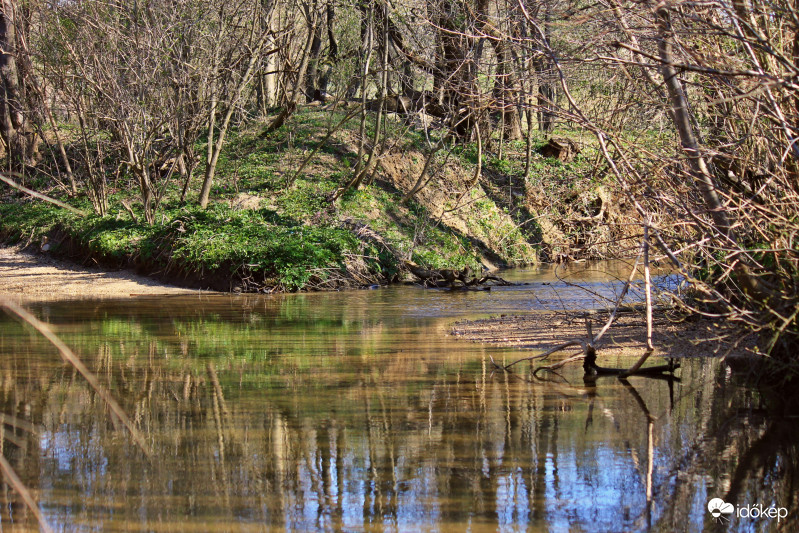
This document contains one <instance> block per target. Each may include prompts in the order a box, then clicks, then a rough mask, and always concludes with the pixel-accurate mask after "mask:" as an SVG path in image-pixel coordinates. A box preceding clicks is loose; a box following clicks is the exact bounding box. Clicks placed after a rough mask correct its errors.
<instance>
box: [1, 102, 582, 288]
mask: <svg viewBox="0 0 799 533" xmlns="http://www.w3.org/2000/svg"><path fill="white" fill-rule="evenodd" d="M344 113H345V111H335V112H330V111H324V110H322V109H320V108H301V109H300V110H298V111H297V113H296V114H295V115H294V116H292V118H291V119H290V121H289V122H288V123H287V124H285V125H284V126H283V127H281V128H279V129H278V130H276V131H274V132H271V133H270V134H268V135H265V136H264V135H261V131H262V130H263V125H260V126H259V125H250V126H248V127H246V128H245V129H240V130H233V131H231V132H230V134H229V137H228V142H227V144H226V148H225V150H224V152H223V153H222V154H221V157H220V159H219V166H218V168H217V173H216V176H217V178H216V180H215V183H214V187H213V188H212V192H211V199H212V200H211V205H210V206H209V208H208V209H207V210H201V209H199V208H198V207H196V206H195V205H194V204H193V200H194V199H195V198H196V196H197V190H196V189H197V188H199V184H200V182H201V177H202V173H203V164H200V166H199V167H198V168H197V169H196V171H195V177H194V178H193V180H192V188H191V189H190V190H189V193H188V195H187V200H188V201H189V203H188V205H180V204H179V202H178V198H179V195H180V191H181V188H182V183H181V182H180V180H179V179H174V180H172V181H171V182H170V183H167V184H163V187H164V190H165V191H166V192H165V196H164V198H163V200H162V202H161V204H160V206H159V208H158V211H157V212H156V214H155V222H154V224H153V225H146V224H144V223H143V222H142V221H143V218H144V217H143V216H142V212H141V211H142V210H141V206H140V200H139V199H138V197H137V196H136V186H135V180H134V179H133V178H132V177H131V176H130V175H127V174H126V173H125V172H124V167H123V172H122V174H121V175H119V176H118V177H116V176H112V175H109V176H108V182H109V189H110V191H111V193H112V195H111V197H110V199H109V210H108V215H107V216H105V217H99V216H96V215H92V216H87V217H84V218H80V217H76V216H75V215H72V214H70V213H68V212H66V211H64V210H62V209H60V208H58V207H55V206H52V205H50V204H46V203H42V202H34V201H30V200H27V199H23V198H21V197H19V196H15V197H13V198H11V197H9V200H7V201H6V202H5V203H3V204H0V217H2V218H0V240H3V241H6V242H22V243H26V244H27V243H40V242H42V239H43V238H44V237H45V236H49V237H51V246H52V247H54V248H55V247H56V244H57V243H58V242H59V241H63V243H66V244H69V245H70V251H71V252H72V253H73V254H75V255H82V257H81V259H86V257H87V256H91V257H93V258H95V259H96V260H98V261H101V262H105V263H106V264H108V265H111V266H125V265H131V264H135V265H137V266H139V267H142V266H143V267H144V268H145V269H146V270H150V271H161V272H164V271H166V272H172V273H179V274H181V275H186V276H188V277H192V276H201V277H202V276H218V277H220V276H221V277H226V276H227V277H230V278H231V279H235V278H237V277H238V278H240V279H243V278H247V277H250V278H252V277H255V278H257V280H258V284H260V286H272V287H277V288H281V289H285V290H300V289H303V288H305V287H308V286H309V285H313V284H314V283H315V282H318V281H324V278H325V277H326V276H328V275H329V274H330V273H332V272H335V271H338V272H339V273H340V272H343V270H342V269H343V268H344V267H345V265H348V264H349V263H348V261H350V260H351V259H352V258H353V257H356V258H360V259H359V261H360V262H361V263H362V264H365V265H366V268H367V269H368V270H369V272H370V273H371V274H372V275H374V276H375V279H377V278H379V277H382V279H392V278H393V277H394V275H395V274H396V273H397V272H398V271H399V269H400V265H401V260H403V259H410V260H412V261H415V262H416V263H419V264H421V265H424V266H428V267H432V268H462V267H464V266H470V267H472V268H477V267H479V265H480V263H481V262H483V258H484V257H485V256H486V254H489V255H490V256H491V257H492V258H493V259H492V261H494V262H496V261H497V259H498V260H499V261H504V262H505V263H506V264H525V263H531V262H535V261H536V250H535V248H534V247H533V246H532V245H531V242H535V239H534V237H533V236H532V234H531V233H530V232H529V231H528V229H524V230H520V229H519V228H518V226H517V224H519V223H520V222H521V221H523V220H529V219H530V218H531V217H530V216H529V214H527V213H521V214H519V213H517V206H516V205H515V204H514V205H505V204H503V200H502V198H507V197H508V194H507V187H506V184H507V183H509V179H510V181H511V182H512V183H513V185H514V187H516V188H517V189H518V188H519V187H523V185H524V182H523V181H522V180H521V177H522V176H523V173H524V157H523V156H524V150H525V143H524V141H514V142H507V143H506V144H505V146H504V147H505V150H504V153H503V158H501V159H500V158H498V157H496V154H493V153H490V152H485V151H484V153H483V165H484V169H486V170H487V172H484V181H485V179H489V180H493V179H496V180H497V182H496V184H495V185H491V184H488V183H484V184H483V185H480V186H478V187H477V188H476V189H474V190H472V192H471V194H470V195H469V196H468V197H466V199H465V200H464V201H463V202H461V204H460V205H461V206H463V209H462V211H461V212H460V213H461V216H462V218H463V223H462V224H455V225H453V227H448V226H447V225H446V224H444V223H442V221H441V219H440V218H439V216H434V213H440V211H439V209H438V208H439V207H440V206H434V205H426V204H424V202H425V201H427V202H429V201H430V199H429V198H428V199H425V195H423V194H422V195H419V196H418V197H417V198H416V199H412V200H410V201H408V202H406V203H405V204H402V203H401V202H400V199H401V192H400V191H398V190H396V189H395V188H394V184H393V182H392V181H391V178H388V177H386V176H385V175H383V172H384V171H383V170H381V171H380V172H378V175H377V180H376V181H375V182H374V183H372V184H370V185H368V186H365V187H363V188H362V189H360V190H356V191H349V192H347V193H346V194H345V195H344V196H343V197H342V198H341V199H339V201H338V202H336V204H331V202H330V198H331V196H332V193H333V192H334V191H336V189H338V188H339V187H341V186H342V185H343V184H345V183H347V182H348V181H349V180H350V179H351V178H352V173H353V170H354V167H355V162H356V152H357V130H358V124H359V117H358V116H357V115H356V116H354V117H353V118H351V119H350V121H349V122H348V123H347V125H346V126H345V127H344V128H342V130H340V131H338V132H336V133H335V134H333V135H332V136H331V138H330V139H329V140H328V142H327V143H326V144H325V145H320V143H321V141H322V139H324V137H325V135H326V134H327V132H328V127H329V126H330V125H331V124H336V123H338V122H339V121H340V120H341V119H342V118H343V117H344V116H345V115H344ZM373 124H374V116H373V115H370V116H368V117H367V126H368V128H367V129H370V128H372V127H373ZM386 125H387V127H388V129H389V131H391V134H392V136H393V137H392V143H393V148H392V150H393V152H392V153H393V154H397V153H401V154H403V156H404V157H406V158H407V168H405V167H403V165H402V164H399V165H397V164H395V165H394V168H395V172H397V171H399V172H403V171H405V172H409V174H407V175H406V176H405V177H406V179H412V180H415V178H416V176H414V175H413V173H414V172H417V171H418V169H419V168H421V165H422V163H423V161H424V158H425V150H423V149H420V147H423V146H424V145H426V141H425V140H424V138H425V137H424V134H423V132H422V131H421V130H420V131H415V130H407V128H406V126H405V125H404V123H403V121H402V120H401V119H398V118H397V117H395V116H393V115H391V116H389V117H387V118H386ZM206 142H207V140H206V139H200V141H199V142H198V144H197V146H196V147H195V148H196V151H197V153H198V154H204V152H205V149H206V147H205V143H206ZM536 143H537V145H536V147H538V145H540V144H541V143H542V141H541V140H540V139H537V140H536ZM316 149H318V151H317V152H316V157H315V158H313V159H312V160H311V162H310V164H308V165H307V166H306V167H305V168H304V170H303V172H302V173H301V174H299V175H297V173H296V170H297V168H298V167H299V164H300V163H301V162H302V161H303V160H304V159H305V158H306V157H307V155H308V154H310V153H311V152H312V151H313V150H316ZM453 155H454V157H452V156H449V157H447V156H446V153H445V152H444V151H441V152H439V154H438V155H437V157H438V159H437V161H438V163H440V164H443V163H446V165H447V171H446V172H445V173H442V175H441V176H439V177H437V178H436V179H435V180H433V181H432V182H431V185H429V187H431V188H436V190H437V196H436V197H437V198H438V199H442V198H443V200H440V201H442V202H444V204H445V207H447V208H451V207H452V206H453V205H454V202H455V198H457V197H458V196H459V195H460V193H459V192H458V191H459V188H460V187H462V186H463V185H462V183H464V182H465V181H464V180H465V179H468V178H469V177H470V176H471V175H472V173H473V172H474V165H475V164H476V162H477V159H476V158H477V149H476V146H475V145H474V144H473V143H471V144H470V143H467V144H464V145H460V146H456V147H455V148H454V150H453ZM590 161H591V158H590V157H589V156H588V155H585V154H583V155H581V156H578V158H577V159H575V161H573V162H571V163H568V164H561V163H559V162H555V161H550V160H545V159H543V158H542V157H540V156H539V155H537V154H536V155H535V156H534V159H533V162H532V165H533V167H532V168H533V172H532V175H531V178H530V181H536V180H538V181H540V182H542V183H544V182H549V183H568V182H569V181H570V180H571V179H572V177H573V176H576V175H579V174H584V173H585V172H586V169H587V168H588V166H589V165H590ZM109 168H116V166H115V165H110V166H109ZM397 169H398V170H397ZM489 171H490V172H489ZM452 178H454V181H453V184H449V183H448V182H447V181H446V180H447V179H452ZM30 183H35V184H36V185H37V188H40V190H43V191H44V192H48V191H47V187H46V184H47V183H48V179H47V178H45V177H41V176H40V177H38V178H35V179H34V180H32V181H31V182H30ZM161 186H162V184H161V183H159V187H161ZM503 191H504V192H503ZM241 193H246V194H247V195H248V196H255V197H257V198H258V199H259V207H258V208H255V209H248V210H239V209H234V208H233V207H231V205H232V202H231V199H233V198H234V197H236V196H237V195H240V194H241ZM49 194H52V195H55V196H57V195H58V190H57V189H50V191H49ZM470 198H471V200H470ZM477 198H480V199H479V200H477V201H474V200H475V199H477ZM62 199H63V198H62ZM122 199H126V200H127V201H128V202H129V203H131V204H132V205H133V211H134V213H135V215H136V219H137V220H134V219H132V218H131V216H130V214H129V213H128V212H126V211H125V210H124V209H122V207H121V203H120V202H121V200H122ZM67 201H69V202H70V203H72V204H74V205H76V206H79V207H81V208H82V209H84V210H86V211H91V205H90V204H89V202H88V201H87V200H86V197H85V196H81V197H79V198H78V199H68V200H67ZM514 201H516V200H514ZM514 217H515V218H514ZM352 221H355V222H356V223H359V224H363V225H366V226H368V227H369V228H370V229H371V230H372V231H374V232H375V233H376V234H378V235H379V237H380V239H382V240H383V242H385V243H387V244H388V245H389V247H390V248H391V250H393V252H389V251H387V250H386V248H385V246H382V245H379V244H375V242H374V240H370V239H365V238H363V236H359V235H355V234H354V233H353V232H352V231H351V230H350V229H347V228H351V227H352ZM456 228H461V229H456ZM54 236H55V237H57V238H53V237H54ZM65 248H66V247H64V249H65ZM54 251H56V252H57V250H54ZM62 251H63V250H62Z"/></svg>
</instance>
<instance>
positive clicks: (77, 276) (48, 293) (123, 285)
mask: <svg viewBox="0 0 799 533" xmlns="http://www.w3.org/2000/svg"><path fill="white" fill-rule="evenodd" d="M196 293H197V291H196V290H190V289H183V288H180V287H174V286H172V285H165V284H163V283H160V282H158V281H156V280H154V279H150V278H146V277H143V276H139V275H136V274H134V273H133V272H129V271H117V272H109V271H105V270H101V269H99V268H91V267H89V268H86V267H82V266H78V265H75V264H74V263H67V262H64V261H59V260H57V259H54V258H52V257H50V256H48V255H46V254H33V253H28V252H23V251H21V250H20V249H19V248H14V247H11V248H6V247H0V295H3V296H11V297H12V298H14V299H16V300H19V301H31V300H38V301H41V300H64V299H73V298H126V297H130V296H139V295H159V294H163V295H176V294H196Z"/></svg>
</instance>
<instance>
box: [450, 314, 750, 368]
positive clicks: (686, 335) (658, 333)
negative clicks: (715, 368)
mask: <svg viewBox="0 0 799 533" xmlns="http://www.w3.org/2000/svg"><path fill="white" fill-rule="evenodd" d="M607 319H608V314H607V313H605V312H600V313H596V314H594V315H592V318H591V324H592V329H593V333H594V335H596V334H597V333H598V332H599V331H600V330H601V329H602V327H603V326H604V324H605V322H606V321H607ZM452 334H453V335H456V336H459V337H461V338H464V339H467V340H471V341H474V342H486V343H490V344H496V345H498V346H516V347H519V348H523V349H526V350H531V351H545V350H548V349H551V348H553V347H555V346H557V345H559V344H562V343H564V342H567V341H570V340H573V339H585V338H586V336H587V334H586V320H585V318H583V317H581V316H578V315H574V314H566V313H535V314H529V315H518V316H500V317H493V318H488V319H483V320H463V321H460V322H457V323H455V324H454V325H453V327H452ZM736 338H737V336H736V335H735V332H734V331H733V330H730V329H727V328H725V327H724V325H722V324H716V323H714V322H712V321H710V320H705V319H701V318H695V317H690V318H685V317H676V316H666V315H661V316H659V317H656V318H655V320H654V334H653V342H654V345H655V352H654V353H653V354H652V357H651V358H650V360H651V361H653V363H648V364H655V363H654V361H655V360H656V359H657V358H660V357H718V356H728V355H730V356H746V355H747V354H751V346H750V345H743V346H740V345H739V346H736V345H735V343H734V342H733V340H734V339H736ZM596 348H597V355H598V357H599V364H602V362H603V360H606V359H607V358H617V357H620V356H640V355H642V354H643V353H644V350H645V348H646V326H645V321H644V317H643V315H642V314H641V313H637V312H625V313H622V314H621V315H620V316H619V317H618V319H617V320H616V321H615V322H614V324H613V326H611V328H610V330H609V331H608V332H607V333H606V334H605V336H604V337H603V338H602V339H601V341H600V342H599V343H598V344H597V345H596ZM578 351H581V349H580V348H579V347H576V348H568V349H566V350H564V351H563V352H559V353H558V354H556V355H553V356H552V359H554V360H557V359H558V358H561V357H562V356H564V355H566V354H568V355H574V353H576V352H578ZM519 357H520V358H521V357H526V355H522V354H520V356H519Z"/></svg>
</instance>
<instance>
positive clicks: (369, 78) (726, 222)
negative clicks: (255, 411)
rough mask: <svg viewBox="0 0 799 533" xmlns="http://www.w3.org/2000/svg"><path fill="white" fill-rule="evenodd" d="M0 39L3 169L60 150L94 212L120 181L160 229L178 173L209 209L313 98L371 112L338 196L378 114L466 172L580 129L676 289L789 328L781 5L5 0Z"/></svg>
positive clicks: (798, 160)
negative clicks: (472, 157)
mask: <svg viewBox="0 0 799 533" xmlns="http://www.w3.org/2000/svg"><path fill="white" fill-rule="evenodd" d="M0 46H2V51H3V53H2V55H0V75H1V76H0V77H1V81H2V92H1V93H0V97H2V102H0V126H2V127H1V128H0V130H2V139H3V144H4V147H5V152H6V161H7V169H8V170H10V171H12V172H16V173H18V174H20V175H24V174H25V173H26V172H28V173H29V172H30V169H32V168H34V167H35V166H36V165H37V161H38V160H39V159H40V158H41V157H43V156H42V155H41V151H39V150H37V148H38V147H39V146H40V145H41V144H42V143H46V144H47V145H48V146H49V147H50V148H51V149H50V150H49V151H48V153H50V154H54V155H53V156H52V157H53V159H55V160H56V164H55V168H56V169H57V172H56V173H54V174H53V175H51V177H50V180H51V181H52V182H55V183H57V184H60V185H61V186H62V187H63V190H64V191H65V192H66V193H68V194H72V195H86V196H88V198H90V199H91V204H92V206H93V207H94V209H95V211H96V212H97V213H100V214H103V213H105V212H106V211H107V209H108V190H107V184H108V180H109V177H111V176H115V175H116V176H119V175H120V174H122V175H125V176H129V177H131V178H132V179H131V183H135V186H136V189H137V191H138V193H137V194H138V197H139V203H140V204H141V206H142V212H143V214H144V218H145V220H146V222H149V223H151V222H152V221H153V220H154V217H155V216H156V213H157V211H158V207H159V203H160V201H161V198H162V196H163V194H164V191H166V190H167V185H168V184H169V183H170V182H172V181H176V180H180V182H179V183H180V187H179V188H180V190H181V191H182V195H181V196H182V198H181V199H182V200H183V199H186V198H190V196H187V195H188V194H189V193H190V192H191V193H192V194H196V196H195V199H196V202H197V203H199V204H200V206H202V207H205V206H206V205H208V202H209V199H210V193H211V191H212V185H213V184H214V182H215V180H218V179H225V177H224V176H223V177H221V178H220V177H217V176H216V169H217V165H218V162H219V157H220V154H221V153H222V150H223V148H224V145H225V140H226V136H227V134H228V132H229V130H230V128H231V127H232V126H236V125H240V124H242V123H245V122H248V121H252V120H261V121H262V124H263V126H262V127H263V132H264V135H268V134H269V133H270V132H272V131H275V130H277V129H279V128H281V127H285V126H286V125H289V126H290V125H291V121H292V117H293V114H294V112H295V110H296V109H297V106H298V105H300V104H304V103H307V102H313V101H319V102H323V103H324V104H326V105H327V106H329V108H331V109H332V108H336V109H340V108H342V107H346V109H348V112H347V114H346V117H347V118H349V117H359V118H360V129H359V132H358V138H357V142H358V157H357V162H356V164H355V165H354V167H353V168H352V172H351V175H350V176H349V177H348V179H347V180H346V181H345V182H344V184H343V186H342V188H341V189H340V190H339V191H337V193H336V194H335V195H333V197H332V198H331V200H335V199H337V198H339V197H341V196H342V194H344V193H345V192H346V191H347V190H351V189H355V188H358V187H360V186H362V185H363V184H365V183H369V182H370V181H371V180H373V179H374V176H375V174H376V172H377V171H378V167H379V165H380V160H381V156H383V155H384V154H385V153H386V151H387V150H388V148H389V147H390V145H391V139H390V136H391V135H392V134H393V133H392V132H394V131H396V129H390V128H388V127H386V115H387V114H388V113H401V114H404V115H414V114H416V115H418V116H421V117H422V118H424V119H425V120H422V121H421V123H422V124H424V125H425V126H424V133H425V139H426V142H427V151H428V154H429V157H428V159H429V160H430V159H432V158H433V156H434V155H435V154H436V153H437V152H438V151H439V150H441V149H442V147H444V146H451V145H453V144H472V145H474V146H475V147H476V153H477V162H478V164H477V169H476V171H475V175H474V182H476V181H477V178H479V176H480V172H481V164H482V160H483V154H484V152H486V151H488V150H491V151H492V152H493V153H498V154H499V157H500V159H501V158H502V151H503V146H504V143H505V142H506V141H508V140H518V139H525V138H526V140H527V147H528V149H527V157H526V160H527V164H526V167H525V175H526V176H529V175H530V173H531V172H533V169H532V168H531V165H530V153H531V149H530V147H531V142H530V141H531V139H532V137H533V135H545V136H548V135H550V134H551V133H552V132H553V130H554V129H555V128H556V127H557V128H560V129H561V131H562V132H565V133H568V131H574V130H576V129H582V130H583V131H589V132H591V134H593V137H594V140H595V147H596V149H597V151H598V153H599V154H600V158H598V160H597V163H596V165H597V169H596V175H597V176H598V177H599V178H601V176H602V175H609V176H612V177H613V180H614V182H615V184H616V185H617V186H618V187H619V190H620V191H621V194H622V195H623V196H624V197H625V198H626V201H627V202H629V203H630V205H632V206H634V208H635V210H636V212H637V213H638V216H639V217H640V224H641V226H642V227H646V228H647V229H648V234H649V235H650V236H651V238H652V240H653V243H652V244H653V246H656V247H657V248H658V249H659V250H660V252H661V253H662V254H663V256H664V258H665V259H667V260H668V261H670V262H671V263H672V264H673V266H674V267H675V268H677V269H679V270H680V272H681V273H682V274H683V275H684V276H685V277H686V279H687V280H689V281H690V282H691V286H692V288H693V291H692V294H693V297H692V298H691V299H688V298H682V299H681V302H682V303H683V304H685V305H688V306H690V307H692V308H694V309H695V310H697V311H699V312H702V313H706V314H710V315H714V316H718V317H724V318H726V319H734V320H739V321H741V322H743V323H745V324H747V325H748V326H749V328H750V331H756V332H757V333H758V334H760V339H761V342H762V344H761V348H762V349H763V350H764V351H765V352H767V353H770V354H773V355H778V354H783V355H786V354H790V352H791V350H792V348H793V347H794V346H795V345H797V341H799V338H797V335H798V334H799V327H798V326H797V314H799V287H797V270H798V269H799V263H798V261H799V247H797V244H796V235H797V230H798V229H799V212H798V210H797V205H799V204H798V203H797V193H799V143H797V137H798V136H799V132H798V131H797V124H799V12H798V11H797V8H796V5H795V3H793V2H791V1H789V0H778V1H776V2H765V1H762V0H733V1H732V2H726V1H719V2H714V1H711V2H702V3H696V2H680V1H674V2H663V3H653V2H622V1H619V0H600V1H598V2H594V3H585V2H579V1H577V2H573V1H565V0H544V1H540V2H528V1H526V0H493V1H489V0H429V1H427V2H418V1H414V0H400V1H397V2H393V3H390V2H385V1H369V2H367V1H359V0H353V1H334V0H234V1H233V2H230V1H227V0H204V1H195V0H177V1H176V0H169V1H167V0H150V1H148V2H124V1H114V0H111V1H108V0H105V1H102V2H97V1H94V0H83V1H79V2H44V1H41V0H24V1H21V2H14V1H11V0H3V2H2V12H1V13H0ZM334 127H335V125H332V126H331V128H334ZM65 139H68V141H69V142H66V141H65ZM313 156H314V153H311V154H310V155H309V157H313ZM428 163H429V161H428V162H427V163H425V170H426V169H427V168H428V167H427V165H428ZM297 173H299V170H298V171H297ZM193 178H195V181H194V182H193V181H192V179H193ZM429 179H430V178H429V177H428V176H426V175H425V171H423V172H422V175H421V177H420V178H419V181H418V182H417V183H416V185H415V186H414V187H412V188H411V189H410V190H409V191H404V192H406V193H407V195H406V198H408V197H410V196H412V195H413V194H415V193H416V192H418V190H419V189H420V188H422V187H424V185H425V183H426V181H425V180H429ZM289 181H290V180H289ZM289 184H290V183H289ZM50 185H52V183H51V184H50ZM130 212H131V213H132V212H133V211H132V210H131V211H130ZM596 223H597V224H601V223H602V220H601V216H600V217H599V218H598V219H597V221H596ZM642 235H643V232H642ZM785 360H786V361H789V360H790V359H789V358H786V359H785Z"/></svg>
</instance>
